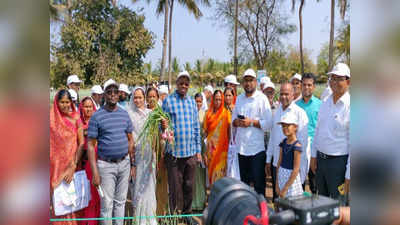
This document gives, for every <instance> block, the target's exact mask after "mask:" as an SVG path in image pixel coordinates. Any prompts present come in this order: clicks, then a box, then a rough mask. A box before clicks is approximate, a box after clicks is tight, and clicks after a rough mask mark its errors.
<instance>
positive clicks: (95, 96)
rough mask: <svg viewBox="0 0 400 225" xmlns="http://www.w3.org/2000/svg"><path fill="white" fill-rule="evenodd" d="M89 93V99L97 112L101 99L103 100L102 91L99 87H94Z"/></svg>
mask: <svg viewBox="0 0 400 225" xmlns="http://www.w3.org/2000/svg"><path fill="white" fill-rule="evenodd" d="M91 92H92V95H91V96H90V98H91V99H92V101H93V104H94V106H95V107H96V110H99V109H100V107H101V99H102V98H103V93H104V91H103V89H102V88H101V86H100V85H94V86H93V87H92V89H91Z"/></svg>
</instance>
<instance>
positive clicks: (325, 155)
mask: <svg viewBox="0 0 400 225" xmlns="http://www.w3.org/2000/svg"><path fill="white" fill-rule="evenodd" d="M317 154H318V156H319V157H320V158H321V159H334V158H339V157H344V156H348V155H327V154H325V153H322V152H320V151H317Z"/></svg>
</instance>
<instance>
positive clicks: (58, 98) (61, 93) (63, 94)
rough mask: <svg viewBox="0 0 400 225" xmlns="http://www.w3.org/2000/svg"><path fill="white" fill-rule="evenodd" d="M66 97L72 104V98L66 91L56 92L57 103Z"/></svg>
mask: <svg viewBox="0 0 400 225" xmlns="http://www.w3.org/2000/svg"><path fill="white" fill-rule="evenodd" d="M65 95H66V96H67V97H68V99H69V100H70V101H71V102H72V96H71V94H70V93H69V91H68V90H67V89H61V90H60V91H58V93H57V101H60V100H61V99H62V97H64V96H65Z"/></svg>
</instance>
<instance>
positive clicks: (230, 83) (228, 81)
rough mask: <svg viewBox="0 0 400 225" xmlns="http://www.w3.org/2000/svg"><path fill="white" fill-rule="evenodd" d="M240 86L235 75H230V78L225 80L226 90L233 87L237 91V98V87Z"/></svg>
mask: <svg viewBox="0 0 400 225" xmlns="http://www.w3.org/2000/svg"><path fill="white" fill-rule="evenodd" d="M238 85H239V82H237V79H236V76H235V75H233V74H229V75H228V76H226V77H225V79H224V86H225V88H227V87H231V88H232V89H233V90H234V91H235V96H237V86H238ZM235 100H236V99H234V101H235Z"/></svg>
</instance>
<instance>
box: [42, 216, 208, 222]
mask: <svg viewBox="0 0 400 225" xmlns="http://www.w3.org/2000/svg"><path fill="white" fill-rule="evenodd" d="M194 216H197V217H202V216H203V214H185V215H165V216H134V217H132V216H129V217H110V218H72V219H67V218H64V219H56V218H51V219H50V222H59V221H86V220H134V219H153V218H156V219H166V218H180V217H194Z"/></svg>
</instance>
